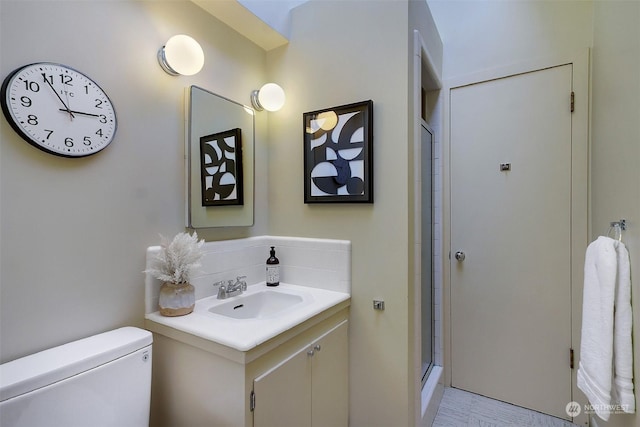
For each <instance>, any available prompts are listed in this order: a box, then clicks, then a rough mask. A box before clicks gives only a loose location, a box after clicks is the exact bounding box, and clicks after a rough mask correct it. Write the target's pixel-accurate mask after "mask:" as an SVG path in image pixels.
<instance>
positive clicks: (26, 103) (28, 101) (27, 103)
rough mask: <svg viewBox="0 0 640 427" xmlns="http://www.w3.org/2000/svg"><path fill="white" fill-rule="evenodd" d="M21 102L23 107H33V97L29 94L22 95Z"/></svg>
mask: <svg viewBox="0 0 640 427" xmlns="http://www.w3.org/2000/svg"><path fill="white" fill-rule="evenodd" d="M20 103H21V104H22V106H23V107H27V108H28V107H31V98H29V97H28V96H21V97H20Z"/></svg>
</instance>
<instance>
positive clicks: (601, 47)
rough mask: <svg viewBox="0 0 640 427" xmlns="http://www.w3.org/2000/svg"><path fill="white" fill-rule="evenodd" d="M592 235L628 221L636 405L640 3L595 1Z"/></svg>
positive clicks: (632, 419) (639, 374)
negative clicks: (610, 225) (616, 222)
mask: <svg viewBox="0 0 640 427" xmlns="http://www.w3.org/2000/svg"><path fill="white" fill-rule="evenodd" d="M592 64H593V65H592V123H591V125H592V127H591V129H592V136H591V196H592V197H591V213H592V217H591V225H592V232H591V236H592V238H594V239H595V238H596V237H597V236H598V235H600V234H604V233H606V232H607V229H608V227H609V223H610V222H611V221H618V220H619V219H621V218H625V219H626V220H627V223H628V226H629V228H628V229H627V231H626V232H624V236H623V241H624V242H625V244H626V246H627V248H628V250H629V254H630V257H631V275H632V298H633V301H632V305H633V307H634V309H633V318H634V321H635V327H634V329H633V331H634V339H633V343H634V354H635V370H634V371H635V376H636V381H635V387H636V409H638V393H639V389H640V387H639V384H640V382H639V381H638V378H640V274H638V272H639V271H640V2H637V1H608V2H604V1H596V2H595V5H594V37H593V55H592ZM598 425H599V426H605V425H607V426H616V427H631V426H638V425H640V417H639V416H638V415H637V414H636V415H612V416H611V418H610V420H609V422H608V423H605V422H603V421H601V420H599V419H598Z"/></svg>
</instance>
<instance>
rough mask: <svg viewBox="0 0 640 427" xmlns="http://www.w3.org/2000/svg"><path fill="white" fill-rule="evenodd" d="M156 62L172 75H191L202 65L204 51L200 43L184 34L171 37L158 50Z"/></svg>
mask: <svg viewBox="0 0 640 427" xmlns="http://www.w3.org/2000/svg"><path fill="white" fill-rule="evenodd" d="M158 62H159V63H160V66H161V67H162V69H163V70H165V71H166V72H167V73H169V74H171V75H172V76H177V75H178V74H182V75H183V76H192V75H194V74H196V73H198V72H199V71H200V70H201V69H202V66H203V65H204V52H203V50H202V47H200V44H199V43H198V42H197V41H195V40H194V39H193V38H191V37H189V36H186V35H184V34H179V35H177V36H173V37H171V38H170V39H169V40H168V41H167V43H166V44H165V45H164V46H162V48H160V50H159V51H158Z"/></svg>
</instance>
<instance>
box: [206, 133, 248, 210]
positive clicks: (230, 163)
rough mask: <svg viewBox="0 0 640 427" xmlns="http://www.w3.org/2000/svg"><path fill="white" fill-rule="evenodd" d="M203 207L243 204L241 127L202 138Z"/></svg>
mask: <svg viewBox="0 0 640 427" xmlns="http://www.w3.org/2000/svg"><path fill="white" fill-rule="evenodd" d="M200 162H201V176H202V206H225V205H242V204H243V194H242V135H241V131H240V129H239V128H236V129H231V130H228V131H225V132H218V133H214V134H212V135H207V136H203V137H201V138H200Z"/></svg>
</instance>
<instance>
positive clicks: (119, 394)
mask: <svg viewBox="0 0 640 427" xmlns="http://www.w3.org/2000/svg"><path fill="white" fill-rule="evenodd" d="M151 343H152V336H151V333H150V332H149V331H145V330H142V329H139V328H134V327H124V328H120V329H116V330H113V331H109V332H105V333H102V334H98V335H94V336H91V337H89V338H85V339H81V340H78V341H74V342H71V343H69V344H65V345H61V346H59V347H54V348H51V349H48V350H45V351H41V352H40V353H35V354H32V355H29V356H26V357H23V358H20V359H17V360H13V361H11V362H8V363H4V364H2V365H0V426H2V427H51V426H65V427H76V426H77V427H87V426H91V427H148V425H149V405H150V398H151Z"/></svg>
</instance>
